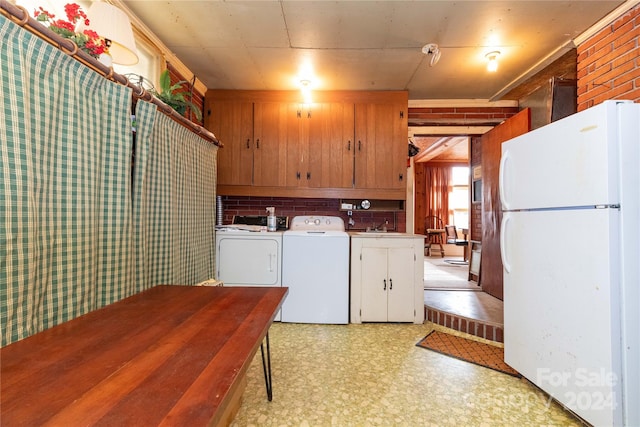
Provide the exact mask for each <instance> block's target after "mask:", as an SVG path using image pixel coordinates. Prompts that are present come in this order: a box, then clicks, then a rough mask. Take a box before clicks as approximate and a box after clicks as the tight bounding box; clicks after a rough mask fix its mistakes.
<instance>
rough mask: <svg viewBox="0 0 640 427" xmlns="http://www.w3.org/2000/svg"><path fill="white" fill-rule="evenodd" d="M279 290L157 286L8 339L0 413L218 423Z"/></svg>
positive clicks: (15, 421)
mask: <svg viewBox="0 0 640 427" xmlns="http://www.w3.org/2000/svg"><path fill="white" fill-rule="evenodd" d="M286 293H287V288H275V287H273V288H272V287H253V288H248V287H201V286H156V287H154V288H151V289H149V290H147V291H144V292H142V293H139V294H137V295H134V296H131V297H129V298H126V299H124V300H122V301H119V302H116V303H114V304H111V305H109V306H106V307H104V308H102V309H99V310H96V311H93V312H91V313H88V314H86V315H84V316H81V317H78V318H76V319H74V320H71V321H69V322H65V323H63V324H60V325H58V326H55V327H53V328H50V329H48V330H46V331H43V332H40V333H38V334H35V335H32V336H31V337H28V338H26V339H24V340H21V341H18V342H15V343H13V344H10V345H8V346H6V347H4V348H2V349H0V361H1V362H0V363H1V377H0V408H1V413H0V422H1V423H2V425H6V426H10V425H57V426H62V425H64V426H75V425H111V426H125V425H137V426H147V425H189V426H197V425H206V424H209V423H211V424H217V419H216V418H217V417H219V416H220V413H221V412H222V409H224V406H225V405H227V404H228V402H227V400H228V399H229V398H230V397H229V396H231V394H232V393H233V391H234V387H235V385H236V383H237V382H238V381H236V380H237V379H238V378H239V377H241V376H242V375H244V373H245V372H246V370H247V368H248V366H249V365H250V363H251V361H252V359H253V356H254V355H255V352H256V350H257V348H258V347H259V346H260V343H261V342H262V340H263V338H264V337H265V335H266V333H267V331H268V329H269V326H270V325H271V323H272V321H273V318H274V316H275V314H276V312H277V310H278V309H279V307H280V305H281V304H282V301H283V299H284V297H285V295H286Z"/></svg>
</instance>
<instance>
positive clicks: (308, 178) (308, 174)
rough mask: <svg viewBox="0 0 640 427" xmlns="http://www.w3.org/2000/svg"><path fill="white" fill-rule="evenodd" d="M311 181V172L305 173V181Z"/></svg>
mask: <svg viewBox="0 0 640 427" xmlns="http://www.w3.org/2000/svg"><path fill="white" fill-rule="evenodd" d="M310 179H311V172H307V180H310Z"/></svg>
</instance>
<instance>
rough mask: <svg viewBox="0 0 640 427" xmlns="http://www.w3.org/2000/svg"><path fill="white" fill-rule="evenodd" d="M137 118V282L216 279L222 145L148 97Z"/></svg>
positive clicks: (188, 282)
mask: <svg viewBox="0 0 640 427" xmlns="http://www.w3.org/2000/svg"><path fill="white" fill-rule="evenodd" d="M136 123H137V135H136V164H135V174H134V176H135V182H134V189H135V190H134V191H135V193H136V194H137V195H139V200H137V201H136V206H135V207H134V209H137V210H139V212H140V218H139V220H140V223H138V224H137V225H136V227H137V228H138V231H137V233H138V234H137V238H136V248H137V250H138V251H139V252H138V253H137V254H136V259H137V262H136V263H137V264H138V266H139V267H138V268H140V266H141V265H143V266H144V268H146V270H145V271H144V273H140V274H139V275H138V276H137V281H138V282H137V287H139V288H142V289H144V288H147V287H151V286H155V285H158V284H169V283H170V284H182V285H193V284H197V283H200V282H202V281H204V280H207V279H211V278H214V277H215V276H214V271H215V268H214V267H215V211H216V210H215V203H216V200H215V199H216V197H215V196H216V156H217V151H218V148H217V147H216V146H215V145H214V144H211V143H210V142H208V141H206V140H205V139H203V138H200V137H199V136H197V135H196V134H194V133H193V132H191V131H189V130H188V129H186V128H185V127H184V126H182V125H180V124H179V123H176V122H175V121H174V120H172V119H171V118H169V117H168V116H166V115H165V114H163V113H162V112H160V111H157V107H155V106H154V105H151V104H149V103H147V102H144V101H138V103H137V107H136ZM136 199H138V196H136ZM136 216H137V215H136Z"/></svg>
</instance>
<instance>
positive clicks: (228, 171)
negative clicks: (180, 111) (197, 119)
mask: <svg viewBox="0 0 640 427" xmlns="http://www.w3.org/2000/svg"><path fill="white" fill-rule="evenodd" d="M209 111H210V112H211V114H210V115H209V117H208V123H207V128H208V129H209V130H211V131H212V132H213V133H214V134H215V135H216V137H218V139H219V140H220V141H221V142H222V143H223V145H224V148H223V149H220V150H218V184H221V185H251V184H252V181H253V150H254V147H255V145H254V140H253V103H252V102H227V101H214V102H212V103H211V104H209Z"/></svg>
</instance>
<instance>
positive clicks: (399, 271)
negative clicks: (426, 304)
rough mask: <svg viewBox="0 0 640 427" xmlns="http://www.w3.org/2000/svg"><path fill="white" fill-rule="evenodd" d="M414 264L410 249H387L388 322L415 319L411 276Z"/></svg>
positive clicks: (412, 253) (412, 279)
mask: <svg viewBox="0 0 640 427" xmlns="http://www.w3.org/2000/svg"><path fill="white" fill-rule="evenodd" d="M415 263H416V260H415V258H414V250H413V248H412V247H407V248H390V249H389V258H388V269H389V273H388V275H389V298H388V303H387V318H388V321H389V322H413V319H414V317H415V313H414V310H415V308H414V307H415V304H414V294H415V292H414V290H415V283H414V274H413V273H414V271H415Z"/></svg>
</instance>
